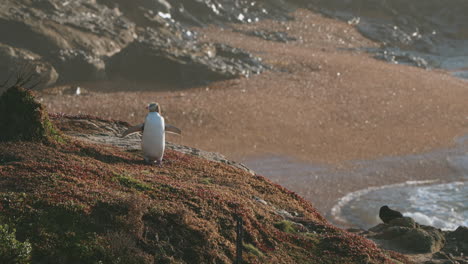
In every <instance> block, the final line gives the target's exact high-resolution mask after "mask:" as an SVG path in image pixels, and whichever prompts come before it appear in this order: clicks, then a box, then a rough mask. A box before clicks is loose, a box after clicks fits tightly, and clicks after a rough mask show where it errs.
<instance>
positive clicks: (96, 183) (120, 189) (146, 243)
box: [0, 128, 403, 263]
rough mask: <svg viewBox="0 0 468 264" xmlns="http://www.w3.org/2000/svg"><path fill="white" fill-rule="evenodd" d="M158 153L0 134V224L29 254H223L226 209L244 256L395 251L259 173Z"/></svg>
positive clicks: (381, 256) (56, 258) (327, 257)
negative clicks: (337, 223) (239, 222)
mask: <svg viewBox="0 0 468 264" xmlns="http://www.w3.org/2000/svg"><path fill="white" fill-rule="evenodd" d="M70 129H72V128H70ZM165 160H166V161H165V164H164V166H163V167H155V166H150V165H146V164H145V163H144V162H143V159H142V157H141V156H140V154H139V153H138V152H127V151H123V150H122V149H119V148H116V147H111V146H106V145H98V144H91V143H85V142H81V141H78V140H76V139H72V138H68V137H65V140H64V142H58V143H53V144H50V143H49V144H43V143H40V142H14V143H12V142H3V143H0V225H8V226H9V227H12V228H14V229H16V238H17V239H18V240H19V241H23V242H24V241H28V242H29V243H31V245H32V251H31V259H32V262H33V263H99V261H101V262H102V263H232V261H233V259H234V257H235V241H236V234H235V216H241V217H242V218H243V220H244V229H245V237H244V244H245V245H246V247H245V250H244V260H245V262H246V263H394V259H393V258H395V257H396V258H400V260H403V258H402V257H401V256H396V255H395V254H392V255H390V253H389V252H385V251H383V250H381V249H379V248H377V247H376V246H375V244H374V243H372V242H370V241H368V240H366V239H364V238H362V237H359V236H356V235H352V234H349V233H347V232H345V231H342V230H340V229H338V228H336V227H333V226H331V225H330V224H328V223H327V221H326V220H325V219H324V218H323V217H322V216H321V215H320V214H319V213H318V212H317V211H316V210H315V209H314V208H313V206H312V205H311V204H310V203H309V202H306V201H305V200H303V199H302V198H301V197H299V196H298V195H296V194H295V193H293V192H290V191H288V190H286V189H285V188H283V187H281V186H279V185H275V184H273V183H271V182H270V181H269V180H267V179H265V178H264V177H262V176H258V175H251V174H249V173H248V172H246V171H243V170H240V169H237V168H233V167H231V166H229V165H226V164H222V163H218V162H211V161H208V160H205V159H202V158H199V157H194V156H191V155H186V154H182V153H180V152H176V151H173V150H168V151H167V152H166V156H165ZM255 198H260V199H262V200H264V201H266V204H265V203H261V202H258V201H257V200H255ZM279 210H285V211H287V212H290V213H292V214H293V215H295V216H294V217H293V218H291V219H288V220H285V218H284V216H282V215H281V214H279V213H278V211H279ZM281 221H286V222H289V223H294V225H295V226H300V227H301V228H293V229H290V230H288V229H282V228H279V227H278V225H275V224H276V223H279V222H281ZM291 230H293V231H291ZM0 246H1V245H0ZM390 256H393V258H391V257H390Z"/></svg>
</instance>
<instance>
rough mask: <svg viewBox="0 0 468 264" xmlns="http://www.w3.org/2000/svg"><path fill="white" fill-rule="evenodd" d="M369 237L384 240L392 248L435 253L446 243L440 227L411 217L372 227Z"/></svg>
mask: <svg viewBox="0 0 468 264" xmlns="http://www.w3.org/2000/svg"><path fill="white" fill-rule="evenodd" d="M369 231H370V232H372V233H373V234H370V235H368V237H369V238H372V239H376V240H383V242H384V244H386V245H387V246H389V247H390V248H392V249H399V250H407V251H409V252H417V253H433V252H437V251H439V250H440V249H441V248H442V247H443V246H444V244H445V237H444V234H443V232H442V231H441V230H440V229H436V228H434V227H431V226H423V225H419V224H417V223H415V222H414V220H413V219H411V218H409V217H405V218H397V219H394V220H391V221H390V222H389V223H388V224H380V225H377V226H375V227H373V228H371V229H369Z"/></svg>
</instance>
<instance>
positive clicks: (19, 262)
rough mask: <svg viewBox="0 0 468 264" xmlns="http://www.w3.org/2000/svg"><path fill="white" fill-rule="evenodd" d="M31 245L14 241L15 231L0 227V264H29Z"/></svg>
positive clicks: (26, 242)
mask: <svg viewBox="0 0 468 264" xmlns="http://www.w3.org/2000/svg"><path fill="white" fill-rule="evenodd" d="M31 249H32V248H31V244H30V243H29V242H28V241H25V242H20V241H18V240H16V230H15V229H12V230H10V228H9V226H8V225H0V263H16V264H23V263H30V260H31Z"/></svg>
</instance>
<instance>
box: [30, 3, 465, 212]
mask: <svg viewBox="0 0 468 264" xmlns="http://www.w3.org/2000/svg"><path fill="white" fill-rule="evenodd" d="M295 17H296V20H294V21H286V22H278V21H262V22H259V23H255V24H250V25H233V28H236V29H242V30H247V29H268V30H274V31H285V32H287V33H288V35H289V36H292V37H295V38H297V39H298V40H297V41H294V42H290V43H277V42H272V41H266V40H261V39H260V38H256V37H252V36H247V35H244V34H242V33H238V32H234V31H233V28H219V27H209V28H204V29H198V28H197V29H196V30H197V31H198V32H200V37H201V38H203V39H206V40H214V41H217V42H221V43H227V44H230V45H233V46H235V47H239V48H243V49H246V50H248V51H250V52H252V53H253V54H255V55H258V56H259V57H261V58H263V60H264V62H265V63H266V64H268V65H271V66H272V67H273V70H271V71H269V72H265V73H263V74H260V75H256V76H251V77H250V78H242V79H235V80H229V81H221V82H215V83H211V84H208V85H206V86H202V87H196V88H190V89H183V88H181V87H166V86H163V85H157V84H136V83H131V82H124V81H122V82H98V83H79V84H76V85H79V86H80V87H81V89H82V90H83V93H82V95H79V96H77V95H74V94H73V91H74V90H73V89H74V88H73V87H76V86H72V88H69V87H68V86H63V87H54V88H50V89H47V90H44V91H39V92H38V94H39V96H40V98H41V100H42V101H43V103H44V104H45V105H46V106H47V109H48V110H49V111H50V112H64V113H68V114H79V113H81V114H91V115H98V116H102V117H104V118H112V119H119V120H123V121H128V122H130V123H132V124H136V123H140V122H142V120H143V118H144V116H145V113H146V109H145V105H146V103H147V102H149V101H157V102H160V103H161V105H162V108H163V114H164V116H165V118H166V122H167V123H171V124H173V125H176V126H178V127H180V128H181V129H182V130H183V136H182V137H177V136H170V137H169V138H168V140H170V141H174V142H176V143H179V144H184V145H188V146H192V147H196V148H200V149H204V150H208V151H215V152H219V153H222V154H224V155H226V156H227V157H228V158H230V159H234V160H238V161H243V162H246V163H247V164H251V165H252V166H253V167H254V168H253V169H254V170H255V169H256V168H255V166H258V168H261V171H262V172H265V174H268V170H267V168H266V166H270V167H273V166H277V167H278V168H281V167H284V166H282V165H285V164H288V162H289V161H291V162H292V163H294V164H301V165H298V166H299V167H301V168H302V169H304V168H306V170H308V171H311V170H313V168H319V169H320V168H322V169H323V170H319V171H317V172H313V173H312V174H311V173H308V174H307V173H306V174H304V175H306V176H304V177H303V178H301V180H300V181H298V180H297V179H298V178H297V177H296V178H295V177H294V176H295V175H281V173H280V174H278V172H281V171H283V172H284V173H290V171H288V170H270V171H271V173H270V175H266V176H269V177H270V178H272V179H273V180H274V181H277V182H279V183H281V184H284V185H285V186H286V187H288V188H290V189H292V190H294V191H296V192H298V193H299V194H301V195H304V196H305V198H307V199H308V200H310V201H311V202H312V203H313V204H314V205H315V206H316V207H317V208H318V209H319V210H320V211H321V212H322V213H324V214H326V213H327V212H328V211H329V210H330V208H331V207H332V206H333V205H334V204H335V203H336V201H337V199H338V198H340V197H342V196H343V195H345V194H346V193H348V192H351V191H356V190H359V189H363V188H366V187H368V186H380V185H386V184H393V183H398V182H404V181H407V180H427V179H434V175H453V177H455V178H456V177H457V172H454V171H453V168H452V167H451V166H450V164H448V163H447V159H445V158H444V157H445V156H444V153H448V152H450V151H452V150H448V149H450V148H453V147H456V149H455V150H453V151H454V152H456V153H464V152H465V153H466V151H467V144H466V143H467V142H466V141H465V142H464V143H463V142H461V143H460V142H459V143H458V145H457V143H456V139H457V138H460V137H462V136H464V135H467V134H468V103H467V102H468V82H467V81H464V80H461V79H457V78H455V77H452V76H451V75H449V74H448V73H446V72H443V71H435V70H434V71H427V70H423V69H420V68H415V67H410V66H404V65H395V64H389V63H386V62H383V61H378V60H376V59H374V58H372V57H371V55H369V54H366V53H363V52H361V51H358V49H359V48H361V47H373V46H376V43H373V42H372V41H370V40H367V39H365V38H364V37H362V36H361V35H360V34H359V33H358V32H357V31H356V30H355V28H354V27H353V26H351V25H348V24H346V23H344V22H340V21H336V20H332V19H329V18H325V17H323V16H321V15H318V14H315V13H313V12H310V11H305V10H299V11H297V12H296V13H295ZM70 91H71V92H70ZM447 151H448V152H447ZM420 153H439V154H434V155H427V156H424V155H423V156H422V158H420V159H416V161H414V160H411V161H408V160H407V159H404V158H401V159H400V158H396V159H395V162H394V163H391V165H389V166H390V167H388V168H384V169H383V168H382V166H380V165H375V164H383V163H379V161H382V160H384V159H385V158H388V157H402V156H403V157H404V156H412V155H416V156H417V154H420ZM450 153H452V152H450ZM265 157H267V158H265ZM268 157H285V158H280V159H276V160H275V159H271V158H268ZM418 157H419V156H418ZM262 159H263V160H264V159H267V160H268V159H269V160H270V161H271V160H273V162H270V163H268V162H266V163H265V162H263V161H262ZM356 160H366V161H369V162H370V163H372V162H371V161H377V162H376V163H372V164H371V165H369V166H368V167H366V168H370V169H368V170H367V173H363V172H362V171H360V170H359V168H356V166H357V164H356V163H355V162H354V161H356ZM259 162H260V163H259ZM261 162H263V163H261ZM265 164H266V165H265ZM385 164H387V163H385ZM387 165H388V164H387ZM387 165H386V166H387ZM361 166H362V164H361ZM366 166H367V165H366ZM273 168H274V167H273ZM372 168H374V169H372ZM307 175H309V176H310V175H314V177H309V176H307ZM315 176H317V177H315ZM306 187H307V188H306Z"/></svg>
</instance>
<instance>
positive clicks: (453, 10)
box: [297, 0, 468, 72]
mask: <svg viewBox="0 0 468 264" xmlns="http://www.w3.org/2000/svg"><path fill="white" fill-rule="evenodd" d="M297 1H298V2H302V3H304V4H306V5H307V6H308V7H309V8H311V9H313V10H316V11H319V12H321V13H323V14H326V15H328V16H331V17H335V18H339V19H342V20H345V21H348V22H349V23H350V24H355V25H356V27H357V29H358V30H359V31H360V32H361V33H362V34H363V35H364V36H366V37H368V38H370V39H372V40H375V41H377V42H379V43H381V44H382V46H381V48H379V49H371V50H370V52H372V53H377V55H376V57H377V58H379V59H384V60H387V61H389V62H393V63H403V64H410V65H414V66H418V67H422V68H443V69H448V70H456V69H462V70H463V68H466V67H467V66H468V61H467V59H466V56H467V55H468V48H467V47H468V45H467V44H468V30H467V28H468V20H467V19H466V14H467V12H468V2H466V1H463V0H448V1H437V0H427V1H405V0H395V1H386V0H349V1H341V0H311V1H303V0H297ZM464 72H466V70H464Z"/></svg>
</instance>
